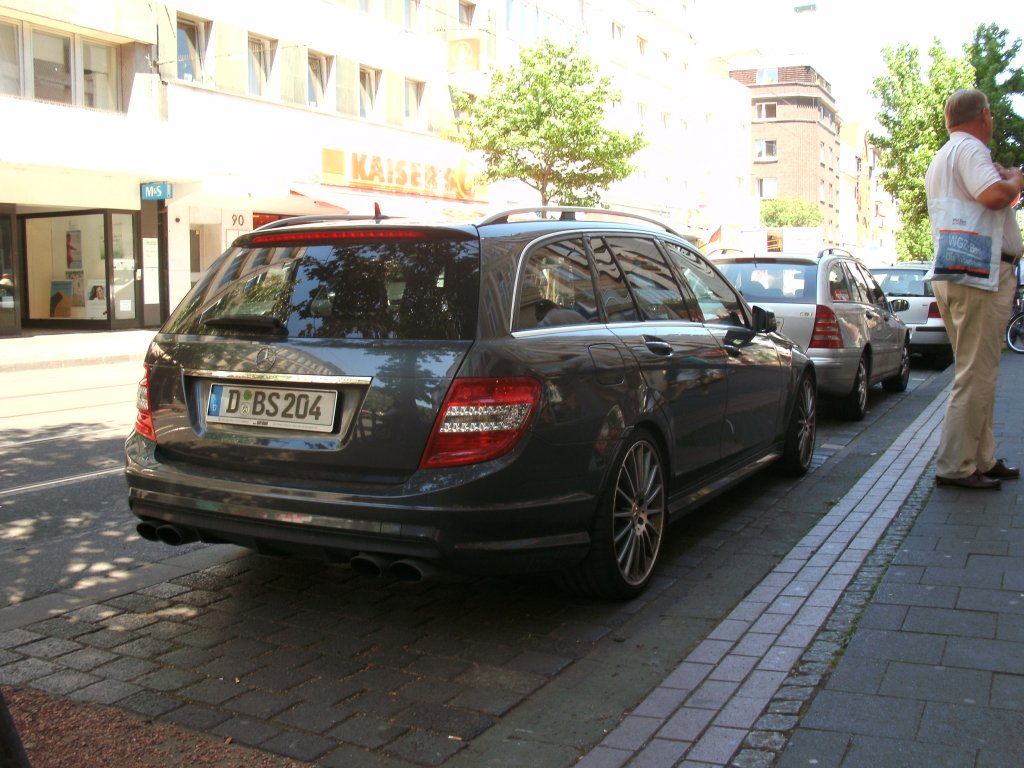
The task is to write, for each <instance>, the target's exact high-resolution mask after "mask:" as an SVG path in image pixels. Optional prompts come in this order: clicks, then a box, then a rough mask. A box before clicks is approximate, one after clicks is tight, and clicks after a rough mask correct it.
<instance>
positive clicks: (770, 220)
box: [761, 197, 824, 227]
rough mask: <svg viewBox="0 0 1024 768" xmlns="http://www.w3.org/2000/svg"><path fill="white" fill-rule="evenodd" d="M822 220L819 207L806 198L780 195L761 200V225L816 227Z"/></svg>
mask: <svg viewBox="0 0 1024 768" xmlns="http://www.w3.org/2000/svg"><path fill="white" fill-rule="evenodd" d="M823 220H824V217H823V216H822V215H821V208H820V207H819V206H818V205H817V204H816V203H812V202H809V201H807V200H798V199H795V198H786V197H780V198H777V199H775V200H762V201H761V226H762V227H817V226H819V225H820V224H821V223H822V221H823Z"/></svg>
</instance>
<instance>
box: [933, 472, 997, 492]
mask: <svg viewBox="0 0 1024 768" xmlns="http://www.w3.org/2000/svg"><path fill="white" fill-rule="evenodd" d="M935 484H936V485H939V486H947V485H949V486H956V487H957V488H969V489H971V490H973V491H998V490H999V487H1000V483H999V478H996V477H985V475H983V474H981V473H980V472H975V473H974V474H973V475H968V476H967V477H942V476H940V475H936V476H935Z"/></svg>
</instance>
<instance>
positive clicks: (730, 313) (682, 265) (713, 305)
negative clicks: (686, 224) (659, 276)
mask: <svg viewBox="0 0 1024 768" xmlns="http://www.w3.org/2000/svg"><path fill="white" fill-rule="evenodd" d="M664 245H665V249H666V250H667V251H668V257H669V260H670V261H671V262H672V264H673V265H675V268H676V269H677V270H679V274H680V275H682V277H683V279H684V280H685V281H686V282H687V284H688V285H689V286H690V289H691V290H692V291H693V294H694V296H696V297H697V305H698V307H699V308H700V312H701V314H702V315H703V318H704V322H705V323H715V324H717V325H739V326H746V325H747V323H746V321H745V320H744V314H743V305H742V302H741V301H740V298H739V296H737V295H736V291H734V290H733V289H732V286H730V285H729V283H727V282H726V281H725V279H724V278H723V277H722V276H721V275H719V274H718V273H717V272H715V270H714V269H712V268H711V265H710V264H708V263H707V262H706V261H705V260H704V259H703V258H702V257H700V256H698V255H697V254H695V253H692V252H691V251H688V250H687V249H685V248H683V247H681V246H678V245H676V244H675V243H665V244H664Z"/></svg>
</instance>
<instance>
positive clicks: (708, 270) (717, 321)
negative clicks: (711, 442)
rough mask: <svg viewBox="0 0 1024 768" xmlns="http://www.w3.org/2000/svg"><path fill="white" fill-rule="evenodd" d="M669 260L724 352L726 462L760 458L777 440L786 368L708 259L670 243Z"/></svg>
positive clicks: (783, 403)
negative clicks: (750, 457)
mask: <svg viewBox="0 0 1024 768" xmlns="http://www.w3.org/2000/svg"><path fill="white" fill-rule="evenodd" d="M665 248H666V250H667V251H668V255H669V259H670V260H671V262H672V264H673V266H674V267H675V268H676V270H677V271H678V273H679V274H680V276H681V277H682V279H683V280H684V281H685V283H686V286H687V288H688V289H689V290H690V291H692V293H693V295H694V296H695V297H696V300H697V306H698V307H699V309H700V313H701V316H702V318H703V321H704V326H705V328H707V330H708V331H709V332H710V333H711V334H712V335H713V336H714V337H715V339H716V340H717V342H718V344H719V345H720V346H721V348H722V349H723V350H724V351H725V353H726V356H725V361H726V375H727V378H728V385H729V401H728V407H727V411H726V421H725V425H724V427H723V434H722V454H723V456H724V457H740V456H743V455H746V454H750V453H757V452H759V451H761V450H763V449H764V448H765V447H766V446H768V445H770V444H771V443H772V441H773V440H774V439H775V438H776V437H777V436H778V434H779V432H780V428H781V424H782V419H783V415H784V409H785V404H786V398H785V394H786V390H787V377H788V372H789V368H788V362H787V361H784V360H783V359H782V358H781V357H780V355H779V350H778V345H777V344H776V343H775V341H774V340H773V339H772V338H771V337H770V335H769V334H764V333H760V334H759V333H754V332H753V330H752V329H751V327H750V320H749V317H748V316H747V313H746V310H745V308H744V306H743V302H742V301H741V299H740V297H739V296H738V295H737V294H736V291H735V289H734V288H733V286H731V285H730V284H729V283H728V281H726V280H725V279H724V278H723V276H722V275H720V274H719V273H718V272H717V271H716V270H715V269H714V268H712V266H711V264H710V263H709V262H708V260H707V259H705V258H704V257H702V256H701V255H700V254H698V253H696V252H695V251H691V250H689V249H687V248H684V247H683V246H681V245H678V244H676V243H672V242H666V243H665Z"/></svg>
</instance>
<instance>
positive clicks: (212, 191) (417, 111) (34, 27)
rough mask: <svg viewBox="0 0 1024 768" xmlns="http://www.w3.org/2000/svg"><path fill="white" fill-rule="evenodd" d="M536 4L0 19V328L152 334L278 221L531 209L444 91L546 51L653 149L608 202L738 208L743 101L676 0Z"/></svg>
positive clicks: (224, 9) (355, 0) (532, 199)
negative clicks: (546, 41) (486, 173)
mask: <svg viewBox="0 0 1024 768" xmlns="http://www.w3.org/2000/svg"><path fill="white" fill-rule="evenodd" d="M540 5H541V4H537V3H532V2H526V0H500V1H499V0H484V1H482V2H479V3H472V2H468V0H335V1H330V0H293V2H291V3H290V4H289V6H288V10H287V13H284V12H282V11H281V9H280V6H278V5H277V4H271V3H252V2H246V1H245V0H182V2H178V3H173V4H172V3H160V2H151V1H150V0H109V1H108V2H104V3H67V2H62V1H60V0H4V1H2V2H0V113H2V114H3V116H4V121H3V122H4V141H2V142H0V272H2V273H3V275H4V277H2V278H0V287H2V288H3V295H2V296H0V333H19V332H21V331H22V330H23V329H33V328H54V329H64V328H66V329H105V328H113V329H117V328H132V327H153V326H155V325H157V324H159V323H160V322H161V321H162V320H163V319H164V318H166V317H167V315H168V313H169V312H170V310H171V309H172V308H173V307H174V306H175V305H176V304H177V302H178V301H179V300H180V299H181V298H182V297H183V296H184V294H185V293H186V292H187V291H188V289H189V288H190V287H191V285H192V284H193V283H194V282H195V280H196V279H198V276H199V274H200V273H201V272H202V271H203V270H204V269H205V268H206V267H207V266H208V265H209V264H210V263H211V262H212V261H213V259H214V258H215V257H216V256H217V255H219V254H220V253H221V252H222V251H223V250H224V249H225V248H226V247H227V245H228V244H229V243H230V242H231V241H232V240H233V239H234V237H236V236H237V235H238V234H241V233H243V232H246V231H249V230H251V229H253V228H254V227H256V226H259V225H260V224H261V223H263V222H266V221H270V220H273V219H274V218H277V217H280V216H285V215H295V214H318V213H354V214H360V213H369V212H372V210H373V205H374V203H377V204H379V205H380V206H381V209H382V210H383V211H384V213H386V214H389V215H399V216H410V217H424V218H453V217H454V218H464V219H472V218H476V217H478V216H480V215H483V214H484V213H486V212H488V211H490V210H494V209H499V208H508V207H515V206H521V205H535V204H536V203H537V197H536V193H534V192H533V191H532V190H530V189H529V188H527V187H526V186H525V185H522V184H518V183H510V182H504V183H499V184H492V185H489V186H485V185H483V184H481V183H480V181H479V174H480V171H481V170H482V166H481V161H480V158H479V157H477V156H474V155H473V154H471V153H468V152H466V151H465V150H464V149H463V148H462V147H461V146H460V145H458V144H456V143H454V142H452V141H451V140H449V139H448V138H447V137H446V130H447V128H448V127H449V125H450V123H451V120H452V117H453V113H452V101H451V94H452V89H460V90H463V91H467V92H469V93H477V94H479V93H483V92H484V89H485V88H486V87H487V72H488V71H489V70H491V69H493V68H503V67H505V66H508V65H509V64H511V63H513V62H514V61H515V60H516V59H517V57H518V52H519V49H520V47H521V46H522V45H524V44H529V43H532V42H534V41H535V40H537V39H538V38H541V37H550V38H553V39H556V40H559V41H562V42H575V43H576V44H577V45H578V47H579V48H580V49H581V50H582V51H583V52H584V53H587V54H588V55H590V56H591V58H592V59H593V60H594V61H595V62H596V63H597V64H598V65H599V67H600V68H601V70H602V74H607V75H608V76H610V77H611V78H612V80H613V83H614V84H615V87H617V88H618V89H619V90H621V91H622V93H623V100H622V102H621V103H620V104H619V105H618V106H617V107H616V109H615V110H613V113H612V115H611V117H610V121H611V122H612V123H613V124H614V125H615V127H621V128H623V129H626V130H632V131H635V130H642V131H643V132H644V134H645V136H646V137H647V139H648V147H647V148H646V149H645V150H643V152H642V153H641V154H640V155H639V156H638V157H637V158H635V162H636V164H637V166H638V170H637V173H636V174H634V176H633V177H632V178H630V179H627V180H625V181H623V182H621V183H619V184H616V185H615V186H614V187H613V188H612V189H611V190H609V193H608V195H606V197H605V202H606V203H607V204H609V205H611V206H612V207H616V208H621V209H625V210H632V211H634V212H638V213H643V214H645V215H654V216H656V217H658V218H661V219H664V220H666V221H667V222H668V223H670V224H671V225H673V226H674V227H676V228H678V229H682V230H687V231H690V232H693V233H695V235H698V236H699V234H700V232H701V228H702V227H707V226H708V225H709V224H710V221H711V220H712V219H711V217H710V216H709V214H708V210H709V209H713V208H715V207H716V206H722V205H726V206H734V205H739V206H743V207H749V206H748V204H747V202H746V201H747V200H748V199H749V195H747V194H746V190H748V189H749V187H750V181H749V175H748V174H749V166H747V167H746V168H744V167H743V166H741V165H739V164H734V167H732V168H730V171H729V174H728V175H727V176H726V177H725V178H723V177H722V175H721V174H717V175H716V173H715V171H714V166H716V165H717V159H716V158H717V157H721V156H724V155H728V156H735V155H736V154H737V152H736V150H737V148H738V147H739V146H743V145H746V144H748V143H749V122H747V121H745V120H744V113H745V111H746V103H748V101H746V97H745V96H741V95H740V93H739V90H733V89H732V88H730V87H725V88H723V87H722V78H716V77H715V76H714V75H713V74H711V73H709V72H708V71H707V67H706V65H705V63H704V62H703V61H701V60H700V58H699V56H698V54H697V53H696V50H697V49H696V46H695V44H694V42H693V41H694V37H693V34H692V33H693V23H692V19H691V13H690V11H691V5H692V0H690V2H687V1H685V0H684V1H683V2H679V1H678V0H647V1H645V2H625V3H614V4H613V3H604V2H594V1H593V0H580V1H579V2H573V3H559V4H552V6H551V7H550V8H548V7H545V8H543V9H542V8H541V7H540ZM719 91H720V92H722V93H723V94H724V96H723V95H720V96H719V98H718V102H722V101H723V100H724V102H725V103H726V106H725V107H724V108H723V109H721V110H713V109H710V108H709V106H708V103H707V102H705V101H700V99H703V98H705V97H706V94H708V93H711V92H719ZM695 105H696V106H695ZM694 137H696V138H697V139H699V140H700V141H701V142H705V143H703V144H702V145H701V147H700V149H699V150H698V149H695V146H696V145H697V142H696V141H694ZM711 179H714V181H715V184H714V185H712V184H710V183H705V182H706V181H708V180H711ZM723 201H724V202H723ZM716 216H717V214H716Z"/></svg>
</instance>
